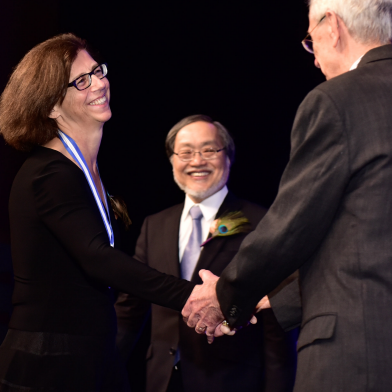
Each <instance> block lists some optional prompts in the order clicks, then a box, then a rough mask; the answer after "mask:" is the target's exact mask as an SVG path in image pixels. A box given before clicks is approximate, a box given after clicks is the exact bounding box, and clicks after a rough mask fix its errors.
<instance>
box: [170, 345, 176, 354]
mask: <svg viewBox="0 0 392 392" xmlns="http://www.w3.org/2000/svg"><path fill="white" fill-rule="evenodd" d="M175 353H176V349H174V348H173V347H170V350H169V354H170V355H175Z"/></svg>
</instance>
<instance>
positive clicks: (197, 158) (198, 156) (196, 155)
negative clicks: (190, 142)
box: [191, 151, 205, 165]
mask: <svg viewBox="0 0 392 392" xmlns="http://www.w3.org/2000/svg"><path fill="white" fill-rule="evenodd" d="M204 161H205V159H204V157H203V155H201V152H199V151H195V153H194V155H193V159H192V161H191V163H192V164H193V165H200V164H201V162H204Z"/></svg>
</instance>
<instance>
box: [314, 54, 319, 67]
mask: <svg viewBox="0 0 392 392" xmlns="http://www.w3.org/2000/svg"><path fill="white" fill-rule="evenodd" d="M314 65H315V66H316V67H317V68H320V63H319V62H318V60H317V59H316V57H315V58H314Z"/></svg>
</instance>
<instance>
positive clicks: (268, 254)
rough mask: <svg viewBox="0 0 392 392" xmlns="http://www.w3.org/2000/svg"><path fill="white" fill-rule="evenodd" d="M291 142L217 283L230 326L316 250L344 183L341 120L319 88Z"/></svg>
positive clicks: (345, 163)
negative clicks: (264, 201)
mask: <svg viewBox="0 0 392 392" xmlns="http://www.w3.org/2000/svg"><path fill="white" fill-rule="evenodd" d="M291 144H292V149H291V155H290V161H289V163H288V165H287V167H286V169H285V171H284V173H283V176H282V180H281V183H280V187H279V192H278V195H277V197H276V199H275V201H274V203H273V205H272V206H271V208H270V209H269V211H268V212H267V214H266V216H265V217H264V219H262V221H261V222H260V223H259V225H258V226H257V228H256V230H255V231H253V232H252V233H250V234H249V235H248V236H247V237H246V238H245V240H244V241H243V243H242V245H241V247H240V250H239V252H238V253H237V255H236V256H235V257H234V259H233V261H232V262H231V263H230V264H229V265H228V266H227V267H226V269H225V270H224V271H223V273H222V275H221V278H220V279H219V281H218V284H217V295H218V300H219V303H220V305H221V308H222V311H223V313H224V314H225V317H226V319H227V320H228V322H229V323H230V325H232V326H234V327H235V326H238V325H242V324H245V323H246V322H247V320H249V318H250V316H251V314H252V312H253V309H254V307H255V305H256V304H257V302H258V300H259V299H260V298H262V297H263V296H264V295H266V294H267V293H269V292H270V291H271V290H273V289H274V287H276V286H277V285H278V284H279V283H280V282H281V281H283V279H284V278H286V277H287V276H289V275H290V274H291V273H293V272H294V271H295V270H296V269H298V268H299V267H300V266H301V265H302V264H304V263H305V262H306V261H307V260H308V259H309V258H310V257H311V256H312V254H313V253H314V252H315V251H316V249H317V248H318V246H319V245H320V244H321V242H322V240H323V237H324V236H325V234H326V232H327V231H328V229H329V227H330V225H331V222H332V221H333V218H334V215H335V214H336V212H337V209H338V206H339V203H340V200H341V198H342V196H343V194H344V191H345V187H346V186H347V184H348V182H349V152H348V147H347V135H346V132H345V126H344V121H342V115H341V113H340V112H339V108H338V107H337V106H336V105H335V103H334V102H333V100H332V99H331V98H330V97H329V96H328V95H327V94H326V93H325V92H324V91H323V90H321V89H320V88H316V89H315V90H313V91H312V92H311V93H309V94H308V96H307V97H306V98H305V100H304V102H303V103H302V104H301V106H300V107H299V109H298V113H297V116H296V119H295V122H294V126H293V131H292V140H291Z"/></svg>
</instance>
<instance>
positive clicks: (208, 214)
mask: <svg viewBox="0 0 392 392" xmlns="http://www.w3.org/2000/svg"><path fill="white" fill-rule="evenodd" d="M227 193H228V189H227V186H226V185H225V186H224V187H223V188H222V189H221V190H220V191H218V192H216V193H214V194H213V195H212V196H210V197H208V198H207V199H205V200H203V201H202V202H201V203H199V204H198V205H199V206H200V209H201V212H202V213H203V218H204V219H206V220H207V221H208V220H210V219H212V218H213V217H215V215H216V213H217V212H218V210H219V207H220V206H221V204H222V203H223V200H224V199H225V197H226V195H227ZM195 204H197V203H195V202H194V201H192V200H191V198H190V197H189V196H188V195H186V196H185V203H184V209H183V210H182V217H183V218H184V219H185V218H186V217H187V216H188V214H189V210H190V209H191V207H192V206H194V205H195Z"/></svg>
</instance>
